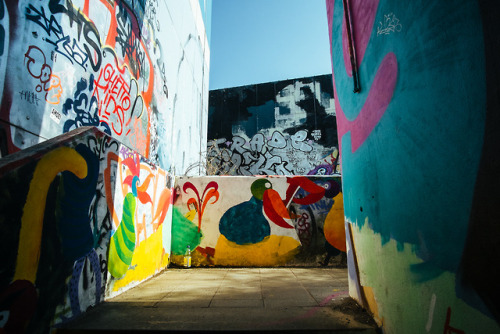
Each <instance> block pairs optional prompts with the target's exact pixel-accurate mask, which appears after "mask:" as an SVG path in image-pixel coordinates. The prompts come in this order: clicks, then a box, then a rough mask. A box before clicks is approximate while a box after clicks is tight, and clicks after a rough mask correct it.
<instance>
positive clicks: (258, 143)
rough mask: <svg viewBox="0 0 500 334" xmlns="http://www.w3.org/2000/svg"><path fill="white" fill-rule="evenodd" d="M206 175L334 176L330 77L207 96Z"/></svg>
mask: <svg viewBox="0 0 500 334" xmlns="http://www.w3.org/2000/svg"><path fill="white" fill-rule="evenodd" d="M209 102H210V107H209V120H208V138H209V141H208V151H207V156H208V171H207V174H209V175H245V176H252V175H332V174H335V173H338V172H339V170H338V166H339V164H338V161H337V160H338V159H337V157H338V149H337V147H338V144H337V128H336V121H335V107H334V102H333V89H332V80H331V76H330V75H323V76H317V77H312V78H302V79H295V80H285V81H278V82H271V83H264V84H258V85H251V86H243V87H235V88H228V89H220V90H213V91H211V92H210V101H209Z"/></svg>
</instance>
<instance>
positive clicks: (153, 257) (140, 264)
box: [112, 224, 169, 291]
mask: <svg viewBox="0 0 500 334" xmlns="http://www.w3.org/2000/svg"><path fill="white" fill-rule="evenodd" d="M162 231H163V224H162V225H160V227H159V228H158V230H157V231H156V232H154V233H153V234H151V235H150V236H149V237H148V238H147V239H146V240H143V241H141V243H140V244H139V246H137V247H136V248H135V250H134V255H133V257H132V263H131V265H130V267H131V268H130V269H129V270H128V271H127V273H126V274H125V276H123V277H122V278H121V279H118V280H115V281H114V284H113V287H112V291H118V290H119V289H121V288H124V287H126V286H128V285H130V283H132V282H141V281H143V280H145V279H147V278H148V277H151V276H153V275H154V274H156V273H157V272H159V271H160V270H162V269H163V268H166V267H167V265H168V262H169V261H168V260H169V259H168V257H169V254H168V253H165V252H164V250H163V239H162V236H163V232H162Z"/></svg>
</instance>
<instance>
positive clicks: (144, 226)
mask: <svg viewBox="0 0 500 334" xmlns="http://www.w3.org/2000/svg"><path fill="white" fill-rule="evenodd" d="M0 175H1V177H0V192H1V198H2V200H1V201H0V217H2V221H1V224H0V229H1V233H0V247H1V250H2V252H3V258H2V265H1V270H0V313H1V315H2V317H1V321H0V328H1V329H0V330H1V331H2V332H5V333H22V332H27V333H47V332H48V331H49V328H50V327H53V326H56V327H57V325H58V324H60V323H63V322H66V321H69V320H71V319H73V318H75V317H77V316H79V315H80V314H81V313H82V312H85V311H86V310H87V308H88V307H90V306H93V305H96V304H98V303H100V302H102V301H103V300H104V299H105V298H107V297H109V296H112V295H113V294H116V293H119V291H122V290H125V289H127V288H130V287H131V286H134V285H136V284H138V283H139V282H141V281H143V280H145V279H147V278H148V277H151V276H152V275H154V274H155V273H157V272H159V271H160V270H162V269H163V268H164V267H166V266H167V264H168V261H169V256H170V247H171V245H170V229H171V213H170V211H169V208H170V199H171V196H170V195H171V191H170V187H169V185H170V182H171V181H170V178H169V175H168V174H167V173H166V172H165V171H163V170H161V169H159V168H156V167H154V166H153V165H151V164H150V163H149V162H147V161H146V160H145V159H144V158H143V157H142V156H140V155H139V154H137V152H135V151H133V150H131V149H129V148H127V147H126V146H124V145H121V144H120V143H119V142H118V141H117V140H116V139H114V138H112V137H110V136H108V135H105V134H104V133H102V132H99V131H98V130H96V129H95V128H88V127H87V128H80V129H77V130H74V131H72V132H69V133H68V134H66V135H62V136H60V137H56V138H54V139H51V140H48V141H46V142H44V143H42V144H39V145H36V146H33V147H31V148H28V149H26V150H24V151H22V152H18V153H15V154H11V155H9V156H8V157H4V158H3V159H2V160H1V162H0Z"/></svg>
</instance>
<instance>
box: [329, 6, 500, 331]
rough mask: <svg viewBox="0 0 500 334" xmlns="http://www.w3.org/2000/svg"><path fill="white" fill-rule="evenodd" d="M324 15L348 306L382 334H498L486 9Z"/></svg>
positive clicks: (494, 10)
mask: <svg viewBox="0 0 500 334" xmlns="http://www.w3.org/2000/svg"><path fill="white" fill-rule="evenodd" d="M326 5H327V13H328V21H329V30H330V37H331V38H330V40H331V52H332V65H333V76H334V91H335V96H336V99H335V102H336V106H335V108H336V112H337V124H338V133H339V146H340V151H341V160H342V171H343V179H342V180H343V193H344V209H345V219H346V230H347V231H348V232H349V233H347V243H348V248H349V249H348V261H349V277H350V283H351V285H350V290H351V291H350V293H351V295H352V296H353V297H355V298H356V299H358V300H359V301H360V302H361V303H362V304H363V305H364V306H365V307H367V308H369V309H370V310H371V311H372V312H373V313H374V315H375V317H376V319H377V321H378V322H379V323H380V324H381V325H382V326H383V329H384V332H386V333H401V332H405V333H442V332H443V331H444V332H445V333H451V332H453V333H462V332H461V331H463V332H465V333H492V332H498V331H499V330H500V328H499V325H498V324H499V323H498V319H499V317H498V315H499V310H500V307H499V302H498V300H499V298H498V292H495V291H498V289H497V288H496V283H495V282H496V281H497V280H498V277H499V270H498V265H495V263H496V264H498V263H500V260H499V258H500V251H499V247H500V246H499V242H498V235H499V224H496V223H495V218H496V216H495V215H494V212H495V210H494V208H495V206H494V202H495V200H493V199H492V198H496V199H497V201H496V202H498V198H499V196H498V194H499V193H498V189H499V188H500V187H499V183H500V181H498V180H499V178H498V176H497V174H498V172H497V171H498V170H499V160H498V158H497V157H495V154H494V149H493V147H498V146H497V145H498V143H499V133H498V130H497V129H498V125H499V117H498V112H497V111H498V104H499V103H498V101H499V99H498V93H497V90H498V83H497V82H498V69H497V67H495V66H493V60H494V59H498V50H499V47H498V45H499V43H498V38H497V36H498V30H499V29H498V25H494V24H493V22H494V17H495V15H497V14H498V13H499V5H498V4H496V3H495V4H493V3H491V4H490V3H489V2H488V1H479V2H478V1H472V0H470V1H455V2H454V3H453V4H450V3H449V2H443V1H411V2H396V1H385V0H380V1H370V2H362V1H354V0H353V1H341V0H337V1H335V0H327V1H326ZM346 12H347V15H346ZM355 79H358V82H357V86H358V87H356V86H355V82H354V81H355ZM356 88H360V91H359V92H354V90H356ZM490 196H493V197H492V198H491V197H490ZM495 319H496V320H495ZM403 328H404V330H402V329H403ZM453 330H455V331H453Z"/></svg>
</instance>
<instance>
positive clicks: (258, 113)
mask: <svg viewBox="0 0 500 334" xmlns="http://www.w3.org/2000/svg"><path fill="white" fill-rule="evenodd" d="M274 107H275V103H274V101H272V100H270V101H267V102H266V103H265V104H263V105H260V106H255V107H248V108H247V109H248V112H249V113H250V114H251V115H252V116H250V117H249V118H248V120H246V121H242V122H241V126H242V127H243V128H244V129H245V133H246V134H247V136H248V137H250V138H252V137H253V136H254V135H255V134H256V133H257V132H259V131H260V130H263V129H269V128H273V127H274V126H275V125H274V123H275V121H276V119H275V118H274ZM233 132H234V131H233Z"/></svg>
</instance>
